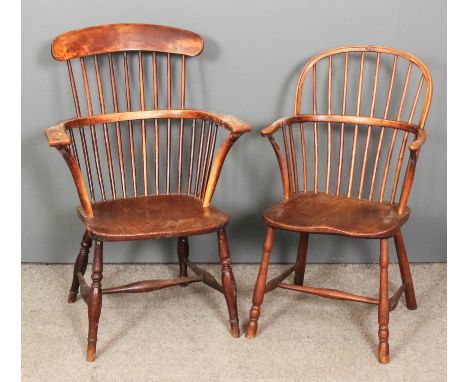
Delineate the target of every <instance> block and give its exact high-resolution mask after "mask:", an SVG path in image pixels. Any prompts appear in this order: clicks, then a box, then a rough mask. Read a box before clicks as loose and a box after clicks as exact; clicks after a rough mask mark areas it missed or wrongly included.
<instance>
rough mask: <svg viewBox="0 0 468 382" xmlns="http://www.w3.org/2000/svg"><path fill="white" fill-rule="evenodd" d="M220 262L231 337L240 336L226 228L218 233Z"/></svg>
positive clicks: (235, 288)
mask: <svg viewBox="0 0 468 382" xmlns="http://www.w3.org/2000/svg"><path fill="white" fill-rule="evenodd" d="M218 249H219V262H220V264H221V283H222V285H223V290H224V298H225V299H226V304H227V307H228V313H229V321H230V323H231V335H232V336H233V337H235V338H238V337H239V336H240V330H239V316H238V313H237V287H236V280H235V278H234V273H233V272H232V268H231V259H230V254H229V246H228V241H227V235H226V231H225V230H224V228H222V229H221V230H219V231H218Z"/></svg>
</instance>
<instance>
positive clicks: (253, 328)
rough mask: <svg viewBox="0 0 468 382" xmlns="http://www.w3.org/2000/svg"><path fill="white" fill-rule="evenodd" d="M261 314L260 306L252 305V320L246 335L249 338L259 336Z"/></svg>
mask: <svg viewBox="0 0 468 382" xmlns="http://www.w3.org/2000/svg"><path fill="white" fill-rule="evenodd" d="M259 316H260V307H259V306H252V308H251V309H250V320H249V324H248V325H247V330H246V332H245V337H246V338H248V339H254V338H255V337H256V336H257V328H258V317H259Z"/></svg>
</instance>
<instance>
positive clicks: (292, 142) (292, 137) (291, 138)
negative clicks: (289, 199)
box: [289, 125, 299, 192]
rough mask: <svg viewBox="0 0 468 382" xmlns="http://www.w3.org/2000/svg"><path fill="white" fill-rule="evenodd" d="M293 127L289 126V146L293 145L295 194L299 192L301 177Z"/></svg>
mask: <svg viewBox="0 0 468 382" xmlns="http://www.w3.org/2000/svg"><path fill="white" fill-rule="evenodd" d="M293 129H294V128H293V126H292V125H289V144H290V145H291V159H292V171H293V177H294V189H295V192H298V191H299V176H298V173H297V160H296V145H295V143H294V130H293Z"/></svg>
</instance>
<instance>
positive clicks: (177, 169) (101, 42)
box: [45, 24, 251, 361]
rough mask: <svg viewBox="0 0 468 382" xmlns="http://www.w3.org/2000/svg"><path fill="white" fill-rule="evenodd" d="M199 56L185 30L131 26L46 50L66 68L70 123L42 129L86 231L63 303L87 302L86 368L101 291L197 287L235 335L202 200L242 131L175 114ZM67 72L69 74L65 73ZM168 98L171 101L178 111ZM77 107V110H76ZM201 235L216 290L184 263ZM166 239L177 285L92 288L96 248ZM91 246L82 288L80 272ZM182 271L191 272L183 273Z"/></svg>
mask: <svg viewBox="0 0 468 382" xmlns="http://www.w3.org/2000/svg"><path fill="white" fill-rule="evenodd" d="M202 49H203V40H202V38H201V37H200V36H198V35H196V34H195V33H192V32H189V31H185V30H181V29H176V28H170V27H165V26H159V25H143V24H114V25H103V26H97V27H90V28H85V29H81V30H75V31H72V32H68V33H65V34H62V35H60V36H58V37H57V38H56V39H55V40H54V42H53V43H52V55H53V56H54V58H55V59H56V60H59V61H66V62H67V66H68V73H69V77H70V83H71V90H72V95H73V100H74V104H75V109H76V117H75V118H72V119H69V120H66V121H64V122H61V123H59V124H57V125H56V126H53V127H50V128H48V129H46V130H45V133H46V136H47V139H48V142H49V145H50V146H51V147H55V148H56V149H58V151H60V153H61V154H62V156H63V158H64V159H65V161H66V163H67V165H68V167H69V169H70V171H71V174H72V176H73V180H74V182H75V185H76V189H77V191H78V196H79V199H80V206H79V207H78V215H79V218H80V219H81V220H82V221H83V223H84V225H85V227H86V229H85V233H84V236H83V240H82V242H81V250H80V252H79V254H78V257H77V259H76V263H75V267H74V272H73V281H72V285H71V288H70V293H69V297H68V302H70V303H72V302H75V301H76V297H77V293H78V290H79V291H80V295H81V297H82V299H83V300H84V301H85V302H86V303H87V304H88V317H89V332H88V350H87V360H88V361H94V359H95V352H96V342H97V330H98V322H99V316H100V313H101V301H102V295H103V294H106V293H136V292H148V291H153V290H157V289H162V288H167V287H170V286H174V285H181V286H185V285H187V284H190V283H194V282H203V283H205V284H207V285H209V286H210V287H212V288H214V289H216V290H218V291H219V292H221V293H223V294H224V297H225V299H226V302H227V306H228V311H229V320H230V325H231V334H232V336H234V337H239V323H238V314H237V302H236V284H235V280H234V275H233V273H232V269H231V264H230V256H229V249H228V242H227V237H226V231H225V227H226V225H227V224H228V221H229V216H228V215H227V214H225V213H223V212H221V211H220V210H218V209H216V208H214V207H211V206H210V203H211V199H212V196H213V192H214V190H215V187H216V183H217V181H218V178H219V175H220V171H221V168H222V166H223V162H224V160H225V158H226V155H227V154H228V152H229V150H230V148H231V146H232V145H233V143H234V142H235V141H236V140H237V138H239V136H240V135H242V133H245V132H248V131H250V130H251V127H250V126H249V125H248V124H247V123H245V122H243V121H240V120H238V119H236V118H234V117H233V116H230V115H222V114H215V113H209V112H207V111H202V110H190V109H185V76H186V70H185V69H186V61H187V60H186V58H187V57H189V56H196V55H198V54H199V53H200V52H201V51H202ZM77 68H78V69H77ZM77 70H79V71H80V72H81V75H80V76H77V75H75V74H74V73H75V72H76V71H77ZM91 73H92V74H91ZM80 77H81V78H80ZM175 83H178V86H174V85H175ZM173 99H178V101H177V107H178V109H174V108H173V106H174V101H173ZM135 104H136V105H138V106H137V107H135ZM82 105H86V106H85V107H86V109H87V112H86V113H83V114H82V109H83V106H82ZM96 109H98V110H99V112H98V113H97V114H96V113H95V110H96ZM109 110H111V111H112V112H111V113H108V111H109ZM86 114H87V115H86ZM219 127H222V129H219ZM218 130H219V131H218ZM223 134H224V136H225V137H224V139H221V136H222V135H223ZM220 141H221V142H222V143H221V144H220ZM219 146H220V147H219ZM211 232H217V235H218V241H219V259H220V263H221V275H222V276H221V279H222V283H221V284H220V283H219V282H218V281H217V280H216V279H215V278H214V277H213V276H212V275H210V274H209V273H208V272H206V271H204V270H202V269H200V268H198V267H197V266H196V265H194V264H192V263H191V262H190V261H189V259H188V257H189V243H188V236H191V235H201V234H206V233H211ZM168 237H177V238H178V244H177V253H178V259H179V278H177V279H174V280H147V281H141V282H135V283H132V284H128V285H124V286H118V287H111V288H104V289H103V288H102V287H101V280H102V273H103V242H105V241H122V240H143V239H156V238H168ZM93 241H94V242H95V248H94V259H93V265H92V274H91V279H92V283H91V285H88V284H87V283H86V281H85V279H84V274H85V272H86V268H87V263H88V252H89V249H90V247H91V245H92V242H93ZM187 267H189V268H191V269H192V270H193V272H194V273H195V276H188V274H187Z"/></svg>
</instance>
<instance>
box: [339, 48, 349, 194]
mask: <svg viewBox="0 0 468 382" xmlns="http://www.w3.org/2000/svg"><path fill="white" fill-rule="evenodd" d="M348 60H349V55H348V52H346V53H345V65H344V81H343V82H344V83H343V103H342V108H341V114H342V115H346V96H347V92H348ZM344 128H345V124H344V123H342V124H341V130H340V158H339V162H338V179H337V181H336V195H340V186H341V174H342V172H343V153H344Z"/></svg>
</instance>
